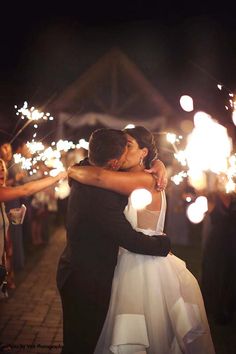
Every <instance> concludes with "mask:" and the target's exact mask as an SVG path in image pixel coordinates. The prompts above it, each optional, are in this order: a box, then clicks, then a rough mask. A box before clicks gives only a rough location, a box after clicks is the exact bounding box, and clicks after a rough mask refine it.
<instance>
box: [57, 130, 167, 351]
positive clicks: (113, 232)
mask: <svg viewBox="0 0 236 354" xmlns="http://www.w3.org/2000/svg"><path fill="white" fill-rule="evenodd" d="M126 145H127V140H126V136H125V134H124V132H122V131H119V130H115V129H99V130H96V131H95V132H93V134H92V135H91V137H90V140H89V161H92V162H93V164H95V165H98V166H103V167H105V168H113V169H116V170H118V169H120V168H121V167H122V164H123V163H124V162H125V161H126V154H127V146H126ZM89 161H88V159H85V160H83V161H82V162H81V163H80V164H83V165H85V164H89ZM70 184H71V192H70V196H69V201H68V209H67V223H66V224H67V226H66V230H67V245H66V248H65V250H64V252H63V253H62V255H61V258H60V260H59V264H58V271H57V285H58V289H59V292H60V296H61V301H62V309H63V336H64V348H63V350H62V353H63V354H79V353H81V354H92V353H93V352H94V349H95V346H96V343H97V341H98V338H99V335H100V333H101V330H102V327H103V323H104V321H105V317H106V313H107V311H108V306H109V300H110V293H111V285H112V279H113V274H114V269H115V266H116V262H117V255H118V250H119V246H121V247H123V248H126V249H128V250H129V251H131V252H135V253H141V254H147V255H154V256H166V255H167V254H168V252H169V251H170V241H169V239H168V238H167V237H162V236H154V237H149V236H146V235H144V234H142V233H140V232H136V231H134V230H133V229H132V227H131V225H130V223H129V222H128V221H127V220H126V218H125V216H124V214H123V210H124V208H125V206H126V204H127V202H128V200H127V197H125V196H123V195H120V194H118V193H115V192H112V191H108V190H105V189H101V188H97V187H92V186H88V185H83V184H80V183H78V182H76V181H74V180H71V181H70Z"/></svg>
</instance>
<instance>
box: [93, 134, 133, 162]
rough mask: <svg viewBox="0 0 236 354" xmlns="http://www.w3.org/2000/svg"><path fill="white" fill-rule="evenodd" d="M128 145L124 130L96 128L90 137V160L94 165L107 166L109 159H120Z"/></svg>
mask: <svg viewBox="0 0 236 354" xmlns="http://www.w3.org/2000/svg"><path fill="white" fill-rule="evenodd" d="M126 145H127V138H126V135H125V133H124V132H123V131H121V130H117V129H110V128H101V129H97V130H95V131H94V132H93V133H92V134H91V136H90V138H89V152H88V156H89V161H90V163H92V164H93V165H97V166H101V167H103V166H106V164H107V163H108V161H109V160H112V159H119V158H120V157H121V155H122V154H123V152H124V150H125V147H126Z"/></svg>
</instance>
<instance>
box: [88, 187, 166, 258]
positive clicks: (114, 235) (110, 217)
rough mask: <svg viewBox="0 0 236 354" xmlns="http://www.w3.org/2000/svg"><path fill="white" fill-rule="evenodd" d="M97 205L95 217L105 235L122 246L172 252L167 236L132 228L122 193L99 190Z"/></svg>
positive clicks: (155, 253)
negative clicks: (147, 233) (151, 234)
mask: <svg viewBox="0 0 236 354" xmlns="http://www.w3.org/2000/svg"><path fill="white" fill-rule="evenodd" d="M122 199H123V202H122ZM125 202H127V199H126V198H125ZM96 205H99V208H98V207H96V212H94V218H95V219H97V223H99V225H100V227H101V228H102V229H103V235H104V237H108V238H109V239H113V241H114V242H115V243H116V244H118V245H119V246H120V247H123V248H125V249H127V250H128V251H130V252H134V253H139V254H146V255H151V256H162V257H165V256H167V255H168V253H169V252H170V249H171V244H170V239H169V238H168V237H167V236H163V235H162V236H160V235H155V236H154V235H153V236H152V237H150V236H148V235H144V234H143V233H142V232H137V231H135V230H134V229H133V228H132V226H131V225H130V223H129V222H128V221H127V219H126V217H125V215H124V213H123V210H124V206H125V204H124V197H122V196H121V195H119V194H117V193H114V192H110V191H104V190H103V191H101V192H98V191H97V193H96Z"/></svg>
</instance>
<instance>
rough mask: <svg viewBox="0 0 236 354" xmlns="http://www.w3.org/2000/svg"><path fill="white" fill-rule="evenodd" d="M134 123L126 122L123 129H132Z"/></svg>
mask: <svg viewBox="0 0 236 354" xmlns="http://www.w3.org/2000/svg"><path fill="white" fill-rule="evenodd" d="M134 128H135V125H134V124H127V125H126V126H125V127H124V129H134Z"/></svg>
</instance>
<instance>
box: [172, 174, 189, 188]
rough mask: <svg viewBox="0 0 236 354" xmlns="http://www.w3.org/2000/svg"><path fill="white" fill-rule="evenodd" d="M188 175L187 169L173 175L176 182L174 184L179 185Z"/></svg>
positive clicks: (173, 180)
mask: <svg viewBox="0 0 236 354" xmlns="http://www.w3.org/2000/svg"><path fill="white" fill-rule="evenodd" d="M186 177H187V172H185V171H181V172H179V173H178V174H176V175H174V176H171V178H170V179H171V181H172V182H174V184H176V185H177V186H178V185H179V184H180V183H181V182H183V180H184V178H186Z"/></svg>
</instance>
